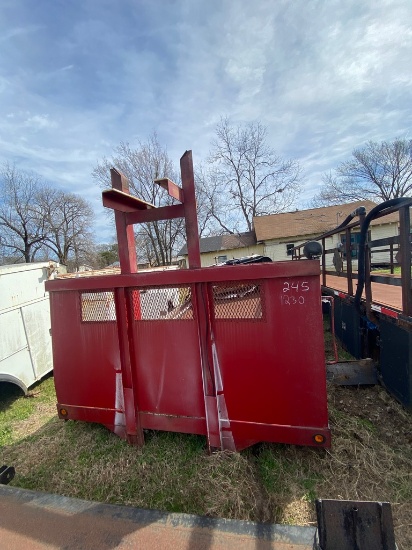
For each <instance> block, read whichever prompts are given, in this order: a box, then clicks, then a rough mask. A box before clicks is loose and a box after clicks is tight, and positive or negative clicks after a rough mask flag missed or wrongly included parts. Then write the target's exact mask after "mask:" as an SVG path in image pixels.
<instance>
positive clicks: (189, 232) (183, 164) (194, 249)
mask: <svg viewBox="0 0 412 550" xmlns="http://www.w3.org/2000/svg"><path fill="white" fill-rule="evenodd" d="M180 172H181V175H182V187H183V194H184V203H183V206H184V211H185V224H186V237H187V254H188V261H189V268H190V269H196V268H199V267H200V265H201V264H200V244H199V229H198V225H197V212H196V195H195V176H194V172H193V159H192V151H186V152H185V153H184V155H183V156H182V158H181V159H180Z"/></svg>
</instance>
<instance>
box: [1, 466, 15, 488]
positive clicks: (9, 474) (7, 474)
mask: <svg viewBox="0 0 412 550" xmlns="http://www.w3.org/2000/svg"><path fill="white" fill-rule="evenodd" d="M15 474H16V470H15V469H14V468H13V466H6V465H3V466H0V485H7V484H8V483H10V481H11V480H12V479H13V478H14V476H15Z"/></svg>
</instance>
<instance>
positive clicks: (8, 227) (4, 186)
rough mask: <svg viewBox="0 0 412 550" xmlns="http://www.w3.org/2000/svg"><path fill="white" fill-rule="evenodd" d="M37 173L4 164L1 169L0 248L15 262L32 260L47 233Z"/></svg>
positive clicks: (40, 186)
mask: <svg viewBox="0 0 412 550" xmlns="http://www.w3.org/2000/svg"><path fill="white" fill-rule="evenodd" d="M43 189H44V185H43V183H42V182H41V181H40V179H39V178H38V176H36V175H35V174H32V173H29V172H23V171H19V170H17V169H16V168H15V166H11V165H9V164H5V165H4V166H3V168H2V170H1V172H0V247H1V250H2V254H3V255H5V256H7V257H9V258H10V257H13V258H14V260H15V261H23V262H26V263H27V262H33V261H34V260H35V257H36V254H37V253H38V251H39V250H40V249H41V247H42V243H43V242H44V238H45V235H46V229H45V224H44V218H43V216H42V212H41V208H40V203H39V194H40V192H41V191H42V190H43Z"/></svg>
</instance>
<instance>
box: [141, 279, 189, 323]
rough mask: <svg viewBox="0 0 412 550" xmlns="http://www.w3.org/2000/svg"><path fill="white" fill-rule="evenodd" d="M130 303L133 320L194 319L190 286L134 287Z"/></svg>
mask: <svg viewBox="0 0 412 550" xmlns="http://www.w3.org/2000/svg"><path fill="white" fill-rule="evenodd" d="M132 304H133V311H134V319H135V321H147V320H159V319H162V320H168V321H170V320H177V319H179V320H191V319H194V316H193V306H192V292H191V288H190V286H180V287H168V286H163V287H146V288H135V289H133V290H132Z"/></svg>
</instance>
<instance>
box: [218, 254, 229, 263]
mask: <svg viewBox="0 0 412 550" xmlns="http://www.w3.org/2000/svg"><path fill="white" fill-rule="evenodd" d="M226 260H227V256H218V257H217V263H218V264H222V263H223V262H226Z"/></svg>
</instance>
